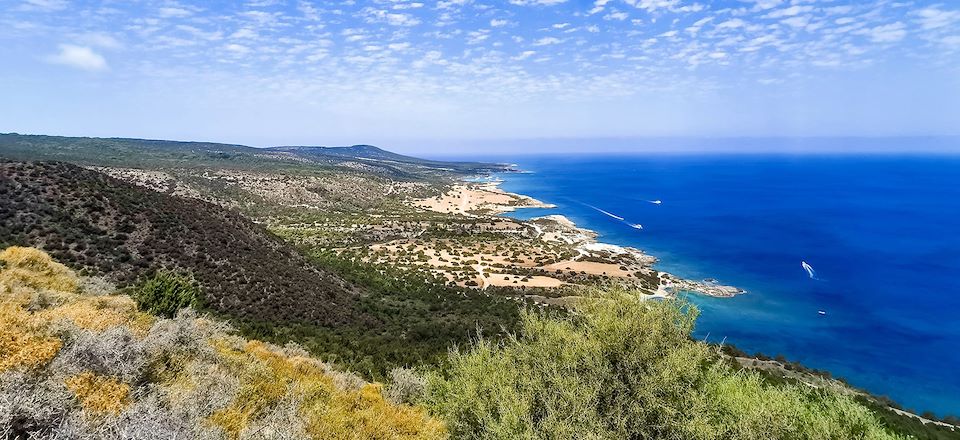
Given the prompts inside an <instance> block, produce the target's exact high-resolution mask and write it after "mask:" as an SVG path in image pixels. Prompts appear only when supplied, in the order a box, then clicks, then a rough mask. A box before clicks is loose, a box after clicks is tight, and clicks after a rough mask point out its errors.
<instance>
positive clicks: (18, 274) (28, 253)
mask: <svg viewBox="0 0 960 440" xmlns="http://www.w3.org/2000/svg"><path fill="white" fill-rule="evenodd" d="M0 261H2V262H3V263H2V264H0V267H2V269H0V285H7V286H14V285H25V286H28V287H31V288H34V289H49V290H56V291H60V292H76V291H77V286H79V283H80V280H79V279H78V278H77V274H76V273H74V272H73V271H72V270H70V269H69V268H68V267H67V266H64V265H62V264H60V263H57V262H56V261H53V259H52V258H50V256H49V255H47V254H46V253H45V252H43V251H41V250H38V249H34V248H27V247H19V246H12V247H9V248H7V249H6V250H4V251H3V252H0Z"/></svg>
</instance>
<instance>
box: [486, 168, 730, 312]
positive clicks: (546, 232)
mask: <svg viewBox="0 0 960 440" xmlns="http://www.w3.org/2000/svg"><path fill="white" fill-rule="evenodd" d="M498 184H499V182H487V183H484V184H482V185H483V190H485V191H491V190H494V191H496V192H498V193H499V194H503V195H507V196H510V197H513V198H514V199H513V200H514V202H513V203H511V204H509V205H508V206H507V207H508V208H509V209H492V211H493V212H494V213H495V214H494V215H497V216H499V215H502V214H503V213H506V212H511V211H513V210H516V209H522V208H544V207H555V205H552V204H549V203H545V202H542V201H540V200H537V199H535V198H533V197H530V196H527V195H523V194H515V193H510V192H506V191H504V190H502V189H500V188H498V187H497V185H498ZM494 188H495V189H494ZM523 223H524V224H528V225H530V226H531V227H532V228H534V229H536V230H537V232H538V233H539V234H540V235H541V238H542V239H544V240H555V241H561V242H564V243H567V244H570V245H573V246H574V249H575V250H576V251H577V252H579V253H580V258H581V259H590V258H591V257H592V256H600V257H607V258H609V257H611V256H616V257H617V259H618V260H620V261H621V262H627V261H632V262H633V263H634V264H632V265H630V266H637V267H636V268H638V269H640V270H645V271H653V272H654V273H656V274H657V278H658V279H659V283H658V285H657V286H656V289H655V291H656V293H655V294H654V295H653V296H662V297H674V296H676V295H678V294H680V293H683V292H694V293H697V294H701V295H705V296H711V297H715V298H732V297H734V296H737V295H742V294H744V293H747V292H746V290H744V289H741V288H738V287H735V286H728V285H724V284H721V283H719V282H718V281H717V280H715V279H705V280H700V281H697V280H689V279H685V278H681V277H678V276H675V275H673V274H669V273H666V272H661V271H656V270H655V269H653V265H654V264H656V263H657V261H658V260H657V258H656V257H654V256H651V255H649V254H647V253H645V252H643V250H641V249H637V248H633V247H629V246H620V245H616V244H612V243H603V242H599V241H597V238H598V234H597V233H596V232H595V231H592V230H590V229H586V228H582V227H579V226H577V225H576V224H575V223H574V222H573V221H571V220H570V219H569V218H567V217H565V216H563V215H560V214H553V215H548V216H543V217H536V218H532V219H530V220H526V221H523Z"/></svg>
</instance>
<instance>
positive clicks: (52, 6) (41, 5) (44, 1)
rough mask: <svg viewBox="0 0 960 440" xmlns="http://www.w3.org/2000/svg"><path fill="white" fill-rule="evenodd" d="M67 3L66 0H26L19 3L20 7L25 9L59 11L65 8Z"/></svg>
mask: <svg viewBox="0 0 960 440" xmlns="http://www.w3.org/2000/svg"><path fill="white" fill-rule="evenodd" d="M67 6H69V4H68V3H67V2H66V0H27V1H25V2H23V4H21V5H20V9H23V10H27V11H59V10H62V9H66V8H67Z"/></svg>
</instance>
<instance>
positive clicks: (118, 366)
mask: <svg viewBox="0 0 960 440" xmlns="http://www.w3.org/2000/svg"><path fill="white" fill-rule="evenodd" d="M91 286H98V284H95V283H91V282H90V281H89V280H86V279H83V278H81V277H78V276H77V274H76V273H74V272H73V271H71V270H70V269H68V268H67V267H66V266H63V265H61V264H59V263H56V262H54V261H53V260H52V259H51V258H50V257H49V256H47V255H46V254H44V253H43V252H41V251H38V250H35V249H30V248H21V247H11V248H8V249H6V250H5V251H2V252H0V299H2V301H0V433H2V435H3V436H4V437H5V438H58V439H114V438H125V439H301V438H303V439H307V438H313V439H436V438H444V437H445V430H444V426H443V424H442V423H441V422H440V421H438V420H437V419H435V418H431V417H430V416H428V415H427V414H426V413H425V411H424V410H423V409H420V408H417V407H412V406H409V405H404V404H397V403H392V402H390V401H388V400H387V399H385V397H384V393H383V392H382V387H381V385H379V384H372V383H367V382H364V381H363V380H362V379H360V378H359V377H357V376H354V375H352V374H348V373H343V372H339V371H336V370H334V369H332V368H331V366H330V365H328V364H325V363H323V362H320V361H318V360H316V359H314V358H311V357H310V356H309V355H308V354H307V353H306V352H304V351H303V350H302V349H300V348H298V347H297V346H295V345H287V346H285V347H279V346H274V345H269V344H265V343H262V342H258V341H251V340H246V339H243V338H240V337H237V336H233V335H232V334H231V333H230V332H229V331H228V328H227V327H226V326H225V325H224V324H223V323H221V322H218V321H216V320H211V319H208V318H204V317H199V316H198V315H197V314H196V313H193V312H191V311H190V310H189V309H185V310H184V311H182V312H180V313H179V314H177V316H176V317H175V318H173V319H167V318H157V317H155V316H152V315H149V314H146V313H143V312H142V311H140V310H138V308H137V305H136V303H135V302H134V301H133V300H132V299H131V298H130V297H128V296H123V295H100V294H96V292H93V293H91V292H90V290H92V289H91ZM101 287H102V286H101ZM93 290H101V289H100V288H97V289H93Z"/></svg>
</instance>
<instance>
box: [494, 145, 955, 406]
mask: <svg viewBox="0 0 960 440" xmlns="http://www.w3.org/2000/svg"><path fill="white" fill-rule="evenodd" d="M487 159H493V160H500V161H507V162H513V163H517V164H518V165H519V167H520V168H521V169H523V170H526V171H528V173H522V174H519V173H516V174H515V173H511V174H502V175H499V176H498V177H500V178H502V179H504V183H503V185H502V187H503V188H504V189H506V190H508V191H512V192H517V193H522V194H527V195H530V196H533V197H535V198H537V199H540V200H542V201H545V202H549V203H553V204H556V205H557V208H556V209H526V210H521V211H519V212H517V213H515V214H513V215H515V216H517V217H520V218H529V217H534V216H541V215H547V214H563V215H566V216H567V217H569V218H570V219H571V220H573V221H574V222H576V223H577V224H578V225H580V226H582V227H586V228H589V229H592V230H594V231H597V232H598V233H599V234H600V240H601V241H605V242H610V243H616V244H622V245H629V246H634V247H637V248H640V249H643V250H645V251H647V252H648V253H650V254H652V255H655V256H657V257H659V258H660V262H659V264H658V267H659V268H660V269H662V270H665V271H668V272H671V273H674V274H676V275H679V276H682V277H687V278H691V279H704V278H716V279H718V280H719V281H720V282H722V283H725V284H730V285H734V286H737V287H741V288H744V289H746V290H747V291H748V293H747V294H745V295H741V296H738V297H735V298H732V299H716V298H708V297H703V296H695V297H693V301H694V302H695V303H697V304H698V305H699V307H700V309H701V315H700V318H699V321H698V324H697V329H696V336H697V337H698V338H706V339H709V340H710V341H713V342H720V341H724V340H725V341H726V342H728V343H732V344H734V345H736V346H737V347H739V348H741V349H743V350H745V351H747V352H750V353H753V352H763V353H765V354H768V355H771V356H774V355H777V354H782V355H784V356H786V357H787V358H788V359H790V360H794V361H799V362H801V363H803V364H805V365H807V366H809V367H813V368H817V369H825V370H828V371H830V372H831V373H833V375H835V376H839V377H843V378H844V379H846V380H847V381H849V382H850V383H851V384H853V385H855V386H858V387H861V388H864V389H866V390H868V391H870V392H872V393H874V394H877V395H885V396H889V397H890V398H892V399H894V400H895V401H897V402H898V403H900V404H902V405H903V406H905V407H907V408H911V409H914V410H917V411H926V410H930V411H933V412H934V413H936V414H938V415H945V414H960V156H949V155H943V156H893V155H874V156H869V155H866V156H836V155H833V156H831V155H819V156H818V155H716V156H695V155H606V156H598V155H594V156H520V157H495V158H487ZM656 200H660V201H662V203H661V204H655V203H651V201H656ZM599 210H604V211H607V212H609V213H611V214H614V215H616V216H619V217H623V218H624V220H623V221H621V220H618V219H616V218H613V217H611V216H609V215H606V214H604V213H602V212H600V211H599ZM635 223H640V224H642V225H643V229H642V230H638V229H635V228H633V227H631V226H630V224H635ZM801 261H805V262H807V263H808V264H809V265H810V266H811V267H812V269H813V270H814V271H815V276H814V277H813V278H811V276H810V274H809V273H808V272H807V271H806V270H805V269H804V268H803V267H801ZM821 310H822V311H824V312H826V314H825V315H821V314H819V313H818V311H821Z"/></svg>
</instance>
